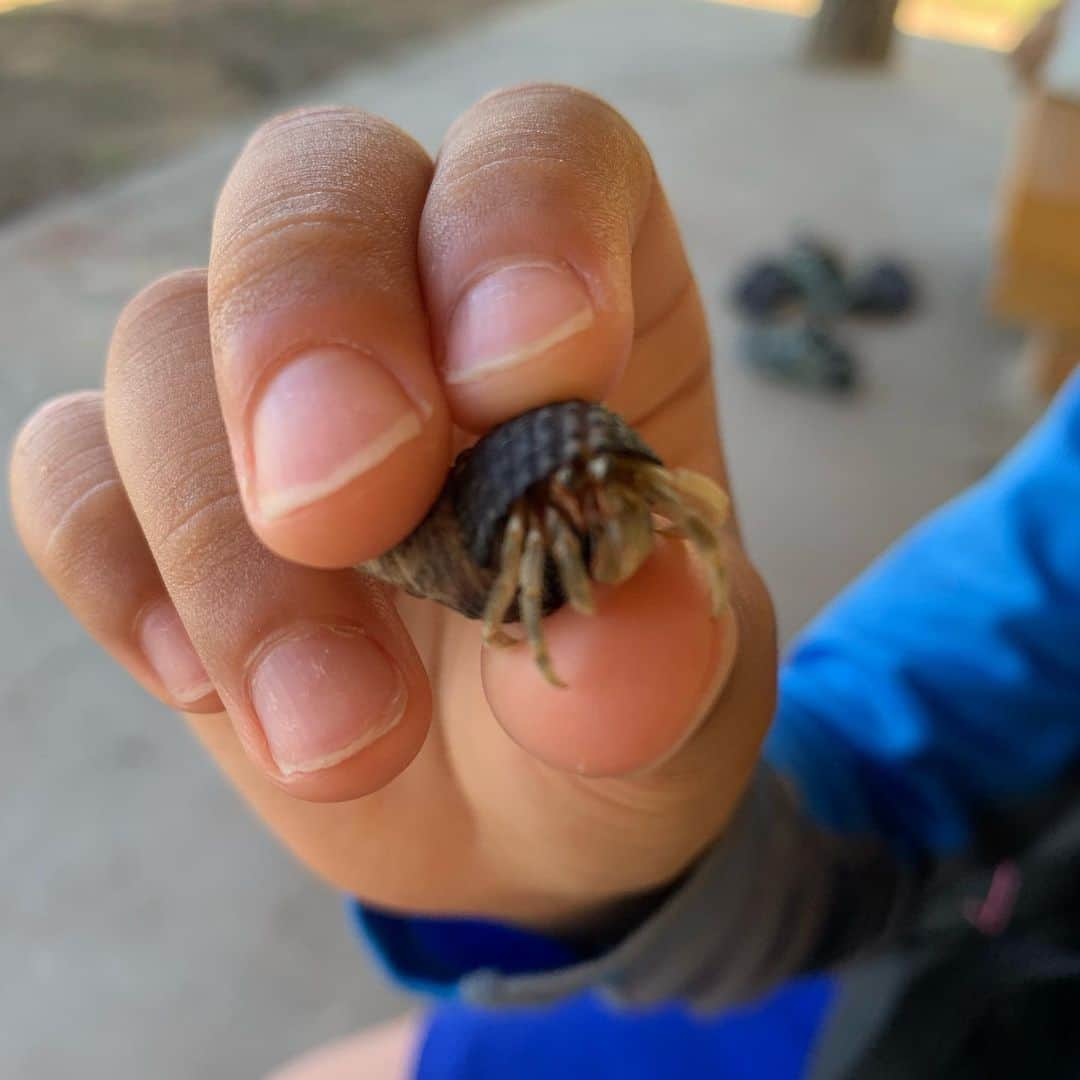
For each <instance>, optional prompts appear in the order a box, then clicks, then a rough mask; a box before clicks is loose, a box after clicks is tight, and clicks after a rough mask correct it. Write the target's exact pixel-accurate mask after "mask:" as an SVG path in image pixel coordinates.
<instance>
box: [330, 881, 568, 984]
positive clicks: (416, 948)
mask: <svg viewBox="0 0 1080 1080" xmlns="http://www.w3.org/2000/svg"><path fill="white" fill-rule="evenodd" d="M348 910H349V913H350V916H351V919H352V923H353V926H354V927H355V928H356V930H357V932H358V933H359V935H360V936H361V938H362V939H363V940H364V941H366V943H367V944H368V946H369V947H370V949H371V951H372V952H373V953H374V954H375V958H376V959H377V961H378V962H379V965H380V966H381V967H382V969H383V970H384V971H385V972H386V973H387V974H388V975H389V976H390V978H392V979H393V980H394V982H396V983H397V984H398V985H400V986H404V987H406V988H407V989H409V990H413V991H416V992H417V993H421V994H427V995H432V996H435V997H442V998H446V997H452V996H453V995H454V994H455V992H456V990H457V987H458V984H459V983H460V982H461V980H462V979H464V978H465V977H466V976H468V975H472V974H475V973H476V972H478V971H492V972H495V973H497V974H499V975H526V974H531V975H535V974H540V973H542V972H545V971H557V970H559V969H560V968H564V967H569V966H571V965H573V964H577V963H580V962H581V961H582V960H584V959H587V957H585V956H584V955H582V954H579V953H577V952H575V951H574V950H573V949H571V948H570V947H568V946H567V945H565V944H564V943H562V942H560V941H557V940H555V939H554V938H548V937H545V936H544V935H542V934H535V933H531V932H530V931H527V930H520V929H517V928H516V927H511V926H505V925H501V924H498V923H489V922H483V921H481V920H479V919H429V918H417V917H414V916H408V915H396V914H391V913H389V912H385V911H379V910H377V909H375V908H371V907H365V906H364V905H363V904H361V903H360V902H359V901H357V900H354V899H351V898H350V899H349V901H348Z"/></svg>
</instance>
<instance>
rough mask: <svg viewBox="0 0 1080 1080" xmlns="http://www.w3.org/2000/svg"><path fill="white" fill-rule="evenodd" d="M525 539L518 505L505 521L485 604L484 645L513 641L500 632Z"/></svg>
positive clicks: (517, 574) (513, 586) (510, 602)
mask: <svg viewBox="0 0 1080 1080" xmlns="http://www.w3.org/2000/svg"><path fill="white" fill-rule="evenodd" d="M524 538H525V521H524V513H523V511H522V508H521V506H520V505H519V506H515V507H514V509H513V510H512V511H511V513H510V517H509V518H508V519H507V521H506V530H505V532H504V533H503V538H502V545H501V547H500V549H499V573H498V576H497V577H496V578H495V582H494V584H493V585H492V586H491V592H490V593H489V594H488V599H487V603H486V604H485V605H484V642H485V644H488V645H509V644H510V643H511V642H512V641H513V638H511V637H510V636H509V635H508V634H506V633H505V632H504V631H503V629H502V624H503V621H504V620H505V619H506V613H507V612H508V611H509V610H510V605H511V604H512V603H513V602H514V594H515V593H516V592H517V588H518V580H519V577H520V570H521V549H522V544H523V542H524Z"/></svg>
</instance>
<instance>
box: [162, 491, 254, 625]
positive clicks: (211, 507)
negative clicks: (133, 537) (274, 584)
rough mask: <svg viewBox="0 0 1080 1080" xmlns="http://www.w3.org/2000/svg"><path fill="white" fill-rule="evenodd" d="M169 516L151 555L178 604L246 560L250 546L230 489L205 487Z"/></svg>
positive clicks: (228, 577)
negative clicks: (205, 489) (219, 489)
mask: <svg viewBox="0 0 1080 1080" xmlns="http://www.w3.org/2000/svg"><path fill="white" fill-rule="evenodd" d="M169 517H170V520H169V522H168V523H167V524H166V525H165V527H164V530H163V532H162V534H161V535H160V537H159V538H158V542H157V544H156V545H155V558H156V560H157V562H158V565H160V566H161V567H162V569H163V572H164V573H165V576H166V578H167V580H168V583H169V589H170V592H172V594H173V595H174V597H175V598H176V599H177V601H178V602H180V603H181V604H182V603H183V602H184V600H185V599H190V598H192V597H193V596H204V595H205V594H206V593H207V592H208V591H212V590H216V589H219V588H220V587H221V586H222V585H223V583H225V582H227V581H229V580H231V579H233V578H235V577H237V576H239V575H240V574H241V573H242V572H243V570H244V567H245V566H246V565H247V564H248V563H250V562H251V554H252V552H251V546H252V545H251V544H250V543H249V534H248V533H247V531H246V529H245V528H244V527H243V526H242V521H243V508H242V506H241V503H240V496H239V495H238V494H237V492H236V491H235V490H230V491H216V492H213V491H204V492H202V493H200V494H199V495H198V496H196V497H193V498H191V499H189V500H188V501H187V502H186V503H185V504H184V505H182V506H179V507H176V508H174V509H173V510H172V511H171V512H170V515H169Z"/></svg>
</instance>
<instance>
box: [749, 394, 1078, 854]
mask: <svg viewBox="0 0 1080 1080" xmlns="http://www.w3.org/2000/svg"><path fill="white" fill-rule="evenodd" d="M780 687H781V693H780V699H781V706H780V710H779V714H778V716H777V719H776V723H775V725H774V727H773V731H772V733H771V735H770V738H769V741H768V744H767V747H766V756H767V757H768V759H769V760H770V761H771V762H772V764H773V765H774V766H776V767H777V768H778V769H780V770H781V771H784V772H787V773H788V774H789V775H790V776H791V777H792V778H793V779H794V780H795V782H796V784H797V785H798V787H799V788H800V789H801V791H802V793H803V797H804V800H805V801H806V804H807V807H808V810H809V812H810V813H811V814H812V815H813V816H814V817H816V818H817V819H818V820H819V821H820V822H821V823H822V824H824V825H826V826H828V827H831V828H833V829H836V830H840V831H843V832H848V833H853V832H864V833H868V834H873V835H875V836H878V837H882V838H883V839H885V840H886V841H887V842H888V843H889V844H891V845H892V847H893V849H894V850H895V851H896V852H897V853H899V854H900V855H902V856H903V855H914V854H916V853H918V852H923V851H930V852H934V853H941V854H944V853H948V852H951V851H956V850H957V849H960V848H962V847H963V846H964V845H965V844H966V843H967V842H968V841H969V839H970V838H971V823H972V820H973V817H974V816H975V815H976V814H977V812H978V808H979V806H980V804H984V803H987V802H990V801H998V802H1000V801H1003V800H1009V799H1013V798H1019V797H1022V796H1024V795H1029V794H1032V793H1034V792H1036V791H1038V790H1039V789H1040V788H1041V787H1043V786H1044V785H1046V784H1048V783H1050V782H1052V781H1053V780H1055V779H1056V778H1058V777H1060V776H1061V774H1062V771H1063V770H1064V769H1066V768H1068V767H1070V766H1072V765H1073V764H1074V763H1075V762H1076V760H1077V758H1078V756H1080V376H1078V377H1076V378H1074V379H1072V381H1071V382H1070V383H1069V385H1068V386H1067V387H1066V389H1065V391H1064V392H1063V393H1062V395H1061V397H1060V398H1059V400H1058V402H1057V404H1056V405H1055V407H1054V408H1053V409H1052V411H1051V412H1050V413H1049V415H1048V416H1046V417H1045V418H1044V420H1043V421H1042V423H1041V424H1040V425H1039V426H1038V427H1037V428H1036V429H1035V431H1033V432H1032V433H1031V435H1030V436H1029V437H1028V438H1027V439H1026V440H1025V441H1024V443H1022V444H1021V446H1019V447H1018V448H1017V449H1016V450H1015V451H1014V452H1013V453H1012V454H1011V455H1010V456H1009V457H1008V458H1007V459H1006V460H1005V461H1004V462H1003V463H1002V464H1001V465H1000V466H999V467H998V468H997V469H996V470H995V471H994V472H993V473H992V474H990V475H989V476H988V477H987V478H986V479H985V480H984V481H983V482H981V483H980V484H978V485H977V486H976V487H974V488H972V489H971V490H970V491H968V492H967V493H966V494H965V495H963V496H962V497H960V498H959V499H956V500H955V501H954V502H952V503H950V504H949V505H948V506H946V507H945V508H944V509H942V510H941V511H939V512H938V513H936V514H934V515H933V516H932V517H930V518H929V519H928V520H927V521H925V522H924V523H923V524H922V525H920V526H919V527H918V528H916V529H915V530H913V531H912V532H911V533H910V534H909V535H908V536H907V537H906V538H904V539H903V540H901V541H900V543H898V544H897V545H896V546H895V547H894V548H893V549H892V550H891V551H889V552H888V553H886V554H885V555H884V556H883V557H882V558H881V559H880V560H879V561H878V562H877V563H876V564H875V565H874V566H873V567H871V568H870V570H868V571H867V572H866V573H865V574H864V575H863V576H862V577H861V578H860V579H859V580H858V581H857V582H856V583H855V584H854V585H853V586H852V587H851V588H849V589H848V590H847V591H846V592H845V593H843V594H842V595H841V596H840V597H839V598H838V599H837V600H836V601H835V602H834V603H833V604H832V605H831V606H830V607H829V608H828V609H826V611H825V612H824V613H823V614H822V615H821V616H820V617H819V618H818V619H817V620H816V621H815V622H814V623H813V625H812V626H811V627H810V628H809V629H808V630H807V631H806V633H805V634H803V636H802V638H801V639H800V640H799V641H798V642H797V643H796V645H795V647H794V649H793V650H792V652H791V654H790V656H789V658H788V660H787V663H786V664H785V665H784V667H783V670H782V672H781V680H780Z"/></svg>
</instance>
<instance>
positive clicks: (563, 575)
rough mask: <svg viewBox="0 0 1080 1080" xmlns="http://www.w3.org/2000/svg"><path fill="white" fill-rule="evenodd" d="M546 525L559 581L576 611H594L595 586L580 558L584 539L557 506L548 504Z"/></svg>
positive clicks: (584, 612)
mask: <svg viewBox="0 0 1080 1080" xmlns="http://www.w3.org/2000/svg"><path fill="white" fill-rule="evenodd" d="M544 525H545V528H546V529H547V534H548V537H549V539H550V542H551V557H552V559H554V560H555V568H556V569H557V570H558V571H559V582H560V584H561V585H562V587H563V592H565V593H566V599H567V600H569V601H570V604H571V606H572V607H573V608H574V610H575V611H580V612H581V613H582V614H583V615H592V614H593V612H594V611H595V610H596V605H595V604H594V603H593V595H592V586H591V585H590V584H589V575H588V573H587V572H586V570H585V563H584V562H583V561H582V558H581V543H580V542H579V540H578V538H577V534H576V533H575V532H574V530H573V529H572V528H570V526H569V525H568V524H567V522H566V519H565V518H564V517H563V516H562V514H561V513H559V511H558V510H556V509H555V507H554V506H549V507H548V509H547V514H546V515H545V522H544Z"/></svg>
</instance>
